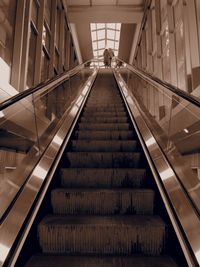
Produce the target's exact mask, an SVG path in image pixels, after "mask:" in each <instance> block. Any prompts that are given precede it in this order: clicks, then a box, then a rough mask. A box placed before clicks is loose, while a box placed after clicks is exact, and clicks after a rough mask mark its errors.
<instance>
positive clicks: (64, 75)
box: [0, 60, 90, 111]
mask: <svg viewBox="0 0 200 267" xmlns="http://www.w3.org/2000/svg"><path fill="white" fill-rule="evenodd" d="M88 62H90V60H89V61H86V62H85V63H82V64H80V65H78V66H76V67H75V68H73V69H72V70H69V71H66V72H64V73H62V74H59V75H56V76H55V77H54V78H52V79H49V80H47V81H45V82H42V83H40V84H39V85H37V86H34V87H31V88H29V89H27V90H25V91H23V92H20V93H18V94H17V95H14V96H12V97H10V98H9V99H6V100H5V101H3V102H2V103H1V104H0V111H1V110H3V109H5V108H7V107H9V106H11V105H13V104H14V103H16V102H18V101H19V100H22V99H23V98H25V97H27V96H29V95H31V94H33V93H35V92H37V91H39V90H41V89H45V88H46V89H50V88H51V87H54V86H55V81H57V80H60V82H64V81H66V80H68V79H69V78H70V77H72V76H74V75H75V74H77V73H78V72H79V71H80V70H81V68H82V67H83V66H84V65H85V64H87V63H88Z"/></svg>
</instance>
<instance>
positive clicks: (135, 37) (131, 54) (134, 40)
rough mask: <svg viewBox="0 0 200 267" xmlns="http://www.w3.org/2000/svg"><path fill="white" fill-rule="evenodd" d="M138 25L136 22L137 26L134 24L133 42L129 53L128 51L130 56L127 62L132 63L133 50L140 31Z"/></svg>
mask: <svg viewBox="0 0 200 267" xmlns="http://www.w3.org/2000/svg"><path fill="white" fill-rule="evenodd" d="M140 27H141V23H138V24H137V26H136V30H135V34H134V39H133V43H132V48H131V53H130V58H129V64H133V60H134V55H135V50H136V47H137V43H138V38H139V33H140Z"/></svg>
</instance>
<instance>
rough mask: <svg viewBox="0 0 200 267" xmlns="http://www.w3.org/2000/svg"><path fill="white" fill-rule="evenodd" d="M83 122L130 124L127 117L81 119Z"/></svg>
mask: <svg viewBox="0 0 200 267" xmlns="http://www.w3.org/2000/svg"><path fill="white" fill-rule="evenodd" d="M80 121H81V122H88V123H90V122H100V123H125V122H128V118H127V117H111V118H109V117H96V118H93V117H86V118H85V117H81V119H80Z"/></svg>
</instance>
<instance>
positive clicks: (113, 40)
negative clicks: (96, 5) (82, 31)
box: [90, 23, 121, 59]
mask: <svg viewBox="0 0 200 267" xmlns="http://www.w3.org/2000/svg"><path fill="white" fill-rule="evenodd" d="M90 28H91V36H92V48H93V56H94V58H98V59H102V58H103V52H104V50H105V48H111V49H112V50H113V52H114V54H115V56H118V49H119V38H120V30H121V23H91V24H90Z"/></svg>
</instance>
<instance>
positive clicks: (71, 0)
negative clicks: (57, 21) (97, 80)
mask: <svg viewBox="0 0 200 267" xmlns="http://www.w3.org/2000/svg"><path fill="white" fill-rule="evenodd" d="M65 1H66V5H67V13H68V19H69V23H70V25H71V30H72V35H73V39H74V42H75V47H76V50H77V54H78V58H79V61H80V62H84V61H87V60H89V59H91V58H93V52H92V39H91V33H90V23H121V24H122V27H121V37H120V45H119V57H120V58H121V59H123V60H125V61H127V62H129V63H132V61H133V56H134V50H135V48H136V45H137V39H138V34H139V31H140V27H141V21H142V18H143V14H144V7H145V5H146V1H147V0H65Z"/></svg>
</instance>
